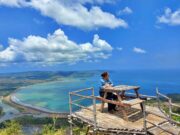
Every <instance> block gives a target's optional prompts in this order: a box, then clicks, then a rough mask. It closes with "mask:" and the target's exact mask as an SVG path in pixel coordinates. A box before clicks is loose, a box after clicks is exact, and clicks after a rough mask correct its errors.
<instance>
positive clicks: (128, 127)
mask: <svg viewBox="0 0 180 135" xmlns="http://www.w3.org/2000/svg"><path fill="white" fill-rule="evenodd" d="M106 105H107V104H106ZM92 107H93V106H89V108H92ZM100 107H101V105H100V104H96V108H97V111H96V118H97V127H98V129H101V130H102V131H103V130H104V131H110V132H112V133H113V131H116V132H117V131H118V132H119V133H123V132H124V133H135V134H145V132H144V129H143V113H142V112H141V109H140V106H139V105H135V106H133V107H131V108H127V112H128V116H129V120H128V121H126V120H124V118H123V113H122V112H121V110H120V111H118V112H116V113H114V114H110V113H108V111H107V106H105V110H104V112H103V113H101V111H100ZM146 111H147V113H148V112H152V113H156V114H158V115H161V116H163V114H162V113H161V112H160V111H159V109H158V108H156V107H150V106H146ZM71 116H72V117H74V118H78V119H80V120H82V121H83V122H85V123H88V124H89V125H92V126H93V123H94V117H93V112H92V111H90V110H87V109H81V110H79V111H76V112H74V113H73V114H72V115H71ZM146 118H147V120H149V121H151V122H153V123H155V124H157V125H161V124H165V123H166V122H167V120H166V119H163V118H160V117H158V116H155V115H153V114H151V113H148V114H147V116H146ZM153 127H154V126H153V125H152V124H149V123H147V129H148V130H149V129H153ZM151 131H152V133H153V132H155V131H153V130H151ZM174 132H175V134H176V133H177V135H178V133H179V132H180V129H179V128H177V131H174ZM167 135H168V134H167Z"/></svg>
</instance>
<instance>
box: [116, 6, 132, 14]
mask: <svg viewBox="0 0 180 135" xmlns="http://www.w3.org/2000/svg"><path fill="white" fill-rule="evenodd" d="M132 13H133V11H132V9H131V8H129V7H125V8H124V9H122V10H120V11H119V12H118V13H117V14H118V15H124V14H132Z"/></svg>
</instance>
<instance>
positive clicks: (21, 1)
mask: <svg viewBox="0 0 180 135" xmlns="http://www.w3.org/2000/svg"><path fill="white" fill-rule="evenodd" d="M26 3H27V2H26V0H0V5H5V6H10V7H21V6H25V5H26Z"/></svg>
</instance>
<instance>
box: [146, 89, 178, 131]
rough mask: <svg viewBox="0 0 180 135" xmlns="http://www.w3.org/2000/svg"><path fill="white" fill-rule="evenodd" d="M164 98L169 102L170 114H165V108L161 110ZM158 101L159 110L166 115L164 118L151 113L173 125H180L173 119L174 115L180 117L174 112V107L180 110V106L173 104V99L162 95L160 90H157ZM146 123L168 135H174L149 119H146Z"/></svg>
mask: <svg viewBox="0 0 180 135" xmlns="http://www.w3.org/2000/svg"><path fill="white" fill-rule="evenodd" d="M162 98H164V99H166V100H167V101H168V112H169V114H167V112H165V110H164V109H163V108H161V99H162ZM156 99H157V102H158V108H159V110H160V111H161V112H162V113H163V114H164V116H162V115H158V114H156V113H153V112H151V114H153V115H156V116H158V117H161V118H163V119H165V120H167V121H168V122H169V123H171V124H175V125H180V122H177V121H175V120H173V119H172V115H175V116H180V115H179V114H177V113H174V112H173V111H172V107H173V106H174V107H177V108H180V106H179V105H177V104H174V103H172V100H171V98H169V97H167V96H166V95H164V94H161V93H160V92H159V90H158V88H156ZM145 123H150V124H152V125H154V126H155V127H157V128H160V129H161V130H163V131H165V132H167V133H170V134H173V133H172V132H171V131H169V130H167V129H165V128H163V127H161V125H158V124H155V123H153V122H151V121H149V120H147V119H145ZM146 133H147V130H146Z"/></svg>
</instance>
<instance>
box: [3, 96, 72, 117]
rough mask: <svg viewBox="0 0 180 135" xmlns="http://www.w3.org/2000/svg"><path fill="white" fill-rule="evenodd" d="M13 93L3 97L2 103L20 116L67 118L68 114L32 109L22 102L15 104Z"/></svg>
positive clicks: (37, 108) (32, 107) (38, 108)
mask: <svg viewBox="0 0 180 135" xmlns="http://www.w3.org/2000/svg"><path fill="white" fill-rule="evenodd" d="M13 94H14V93H12V94H10V95H8V96H6V97H3V99H2V101H3V102H4V103H6V104H8V105H10V106H12V107H14V108H16V109H17V110H19V111H20V113H22V114H32V115H45V116H49V117H54V116H55V117H59V118H68V115H69V113H63V112H54V111H50V110H48V109H44V108H40V107H34V106H32V105H29V104H23V103H22V102H17V98H15V96H14V95H13Z"/></svg>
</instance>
